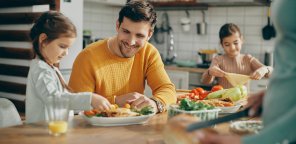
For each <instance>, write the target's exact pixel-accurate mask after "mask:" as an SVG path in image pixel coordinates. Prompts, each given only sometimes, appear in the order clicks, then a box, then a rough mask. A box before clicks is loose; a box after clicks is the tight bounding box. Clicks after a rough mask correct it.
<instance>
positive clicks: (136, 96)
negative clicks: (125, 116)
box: [115, 92, 157, 112]
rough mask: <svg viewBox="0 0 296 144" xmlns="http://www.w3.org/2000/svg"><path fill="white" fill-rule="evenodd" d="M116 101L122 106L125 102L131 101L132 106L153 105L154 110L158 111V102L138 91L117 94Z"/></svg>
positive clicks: (139, 107) (137, 107)
mask: <svg viewBox="0 0 296 144" xmlns="http://www.w3.org/2000/svg"><path fill="white" fill-rule="evenodd" d="M115 102H116V104H118V105H119V106H120V107H122V106H124V104H126V103H129V104H130V105H131V107H133V108H136V109H142V108H143V107H145V106H151V107H153V109H154V111H155V112H157V106H156V103H155V102H154V101H153V100H151V99H150V98H148V97H146V96H145V95H142V94H140V93H137V92H132V93H128V94H125V95H121V96H116V99H115Z"/></svg>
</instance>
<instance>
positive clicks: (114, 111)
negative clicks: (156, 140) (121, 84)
mask: <svg viewBox="0 0 296 144" xmlns="http://www.w3.org/2000/svg"><path fill="white" fill-rule="evenodd" d="M83 113H84V115H86V116H88V117H93V116H96V117H131V116H140V115H149V114H152V113H154V112H153V108H152V107H150V106H147V107H144V108H142V109H140V110H138V109H133V108H131V106H130V105H129V104H125V105H124V107H122V108H120V107H118V106H117V105H111V109H110V110H107V111H99V110H97V109H93V110H88V111H84V112H83Z"/></svg>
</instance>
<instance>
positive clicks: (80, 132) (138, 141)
mask: <svg viewBox="0 0 296 144" xmlns="http://www.w3.org/2000/svg"><path fill="white" fill-rule="evenodd" d="M166 122H167V114H166V113H163V114H157V115H155V116H153V117H152V118H151V119H150V120H149V121H148V122H147V123H146V124H142V125H129V126H113V127H100V126H92V125H90V124H88V123H87V122H86V121H85V120H84V119H82V117H80V116H75V117H74V119H73V121H72V122H71V123H70V124H69V125H70V128H69V129H68V132H67V134H66V135H62V136H58V137H54V136H51V135H49V134H48V129H47V125H46V123H37V124H24V125H21V126H14V127H8V128H1V129H0V144H2V143H5V144H20V143H21V144H33V143H36V144H39V143H42V144H53V143H59V144H63V143H70V144H76V143H79V144H92V143H96V144H97V143H102V144H133V143H135V144H152V143H153V144H160V143H163V136H162V131H163V128H164V126H165V124H166ZM228 127H229V123H224V124H220V125H217V126H216V127H215V129H217V130H218V131H219V132H221V133H229V128H228Z"/></svg>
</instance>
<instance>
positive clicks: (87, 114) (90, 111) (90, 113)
mask: <svg viewBox="0 0 296 144" xmlns="http://www.w3.org/2000/svg"><path fill="white" fill-rule="evenodd" d="M84 115H86V116H95V115H96V114H95V113H94V112H93V111H92V110H88V111H84Z"/></svg>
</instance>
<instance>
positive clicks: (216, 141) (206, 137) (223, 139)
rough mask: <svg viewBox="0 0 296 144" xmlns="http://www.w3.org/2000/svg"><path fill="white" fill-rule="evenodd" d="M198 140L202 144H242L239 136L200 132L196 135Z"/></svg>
mask: <svg viewBox="0 0 296 144" xmlns="http://www.w3.org/2000/svg"><path fill="white" fill-rule="evenodd" d="M196 139H197V140H196V141H200V143H202V144H230V143H231V144H241V137H240V136H238V135H222V134H215V133H206V132H202V131H200V132H197V133H196Z"/></svg>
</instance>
